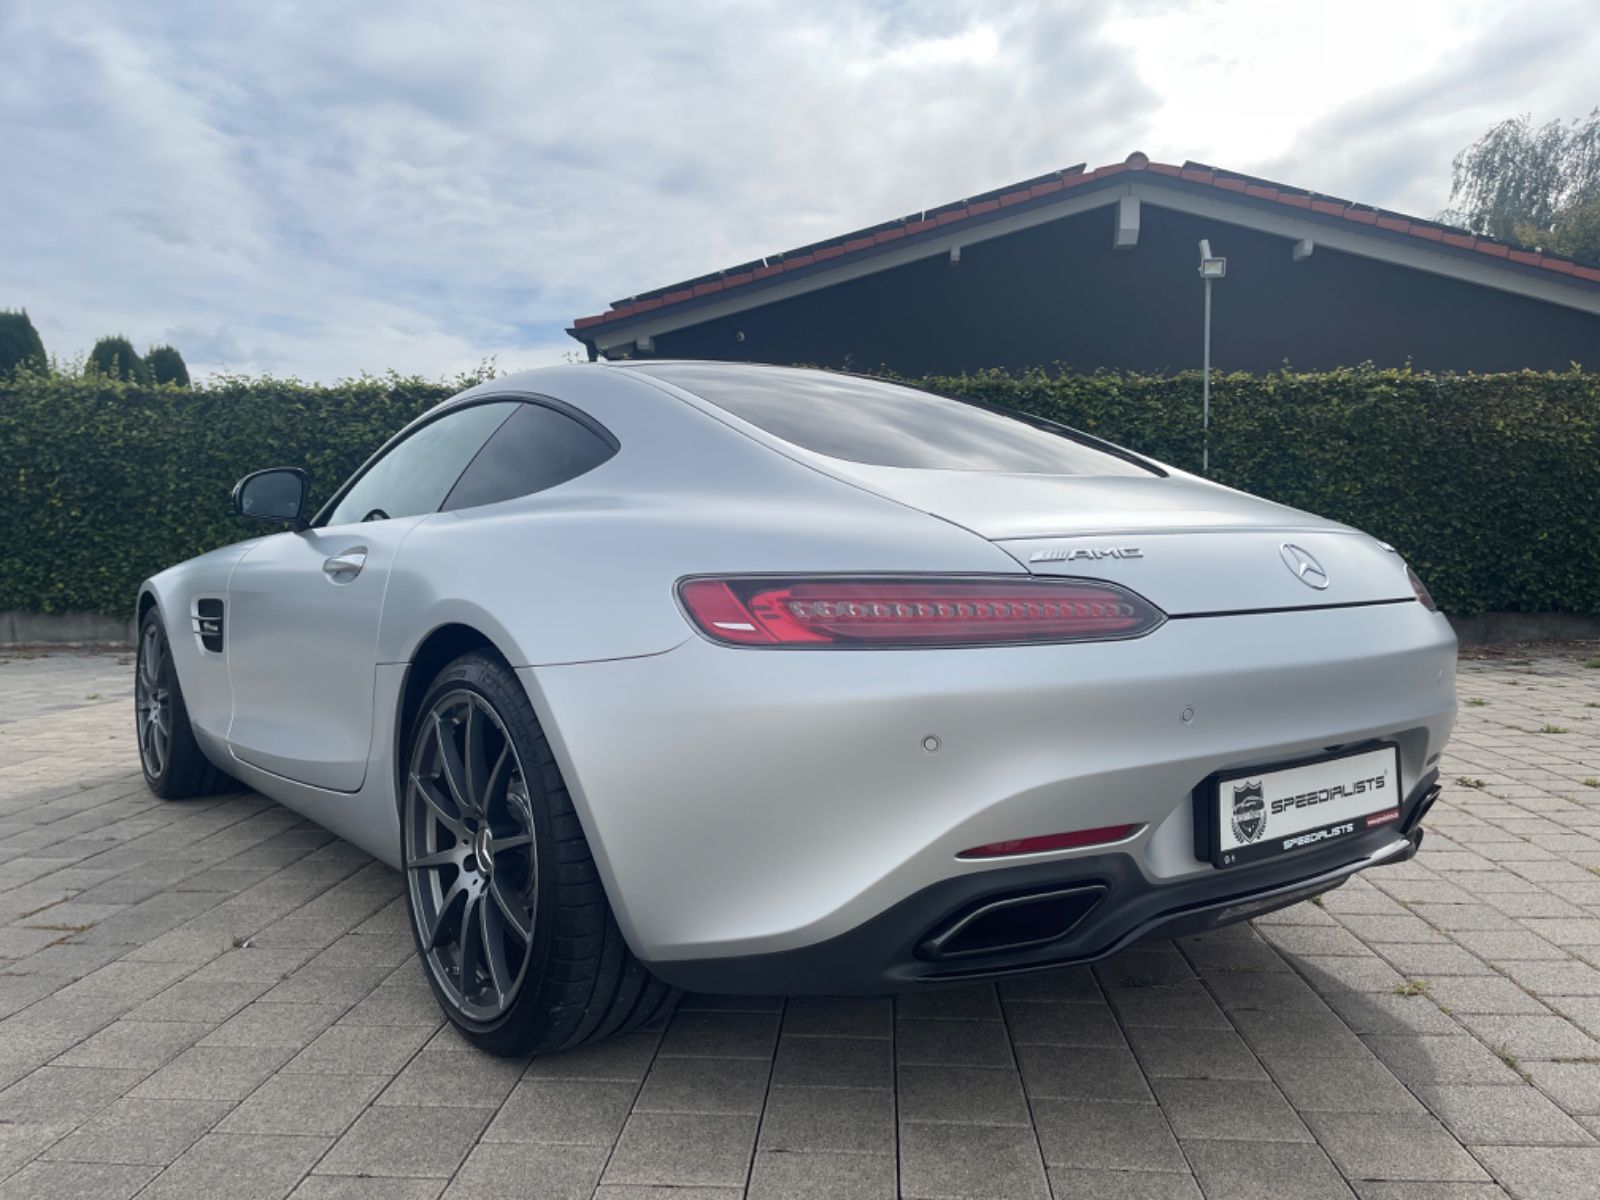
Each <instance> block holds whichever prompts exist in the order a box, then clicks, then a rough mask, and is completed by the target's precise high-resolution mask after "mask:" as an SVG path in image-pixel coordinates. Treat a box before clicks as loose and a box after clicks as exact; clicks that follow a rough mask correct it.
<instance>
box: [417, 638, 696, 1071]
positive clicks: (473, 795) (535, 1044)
mask: <svg viewBox="0 0 1600 1200" xmlns="http://www.w3.org/2000/svg"><path fill="white" fill-rule="evenodd" d="M401 834H402V839H403V853H404V856H405V868H406V895H407V900H408V902H409V906H410V910H411V926H412V933H413V934H414V935H415V937H416V942H417V950H418V953H419V954H420V955H421V957H422V960H423V966H424V969H425V971H426V973H427V977H428V983H429V986H430V987H432V989H433V993H434V996H435V997H436V998H437V999H438V1001H439V1004H440V1006H441V1007H442V1008H443V1009H444V1012H445V1015H446V1016H448V1017H449V1018H450V1020H451V1021H452V1022H453V1023H454V1024H455V1026H456V1027H457V1028H458V1029H459V1030H461V1032H462V1033H463V1034H464V1035H465V1036H466V1037H467V1039H468V1040H469V1041H471V1042H473V1043H474V1044H476V1045H477V1046H479V1047H481V1048H483V1049H485V1050H488V1051H490V1052H491V1053H494V1054H504V1055H520V1054H530V1053H531V1054H543V1053H549V1052H552V1051H556V1050H564V1049H567V1048H569V1047H572V1046H576V1045H579V1044H581V1043H583V1042H587V1041H593V1040H595V1039H597V1038H601V1037H607V1036H609V1035H611V1034H613V1033H620V1032H623V1031H625V1030H628V1029H633V1028H636V1027H638V1026H639V1025H642V1024H644V1023H646V1022H647V1021H649V1020H651V1019H652V1018H654V1017H656V1016H658V1015H660V1014H662V1013H664V1012H666V1011H667V1009H668V1008H669V1007H670V1006H671V1004H672V1002H673V1000H674V999H675V997H676V993H675V992H673V990H672V989H671V988H669V987H668V986H667V985H666V984H664V983H662V982H661V981H660V980H658V979H656V978H655V977H654V976H652V975H651V974H650V973H649V972H648V971H647V970H646V969H645V967H644V966H643V965H642V964H641V963H640V962H639V961H638V960H637V959H635V958H634V957H633V954H632V953H631V952H630V951H629V950H628V947H627V946H626V944H625V943H624V942H623V940H622V934H621V932H620V930H618V928H617V923H616V920H615V918H614V917H613V916H612V914H611V908H610V905H609V904H607V902H606V897H605V891H604V888H603V887H602V886H601V883H600V878H599V873H598V872H597V871H596V869H595V865H594V858H593V856H592V855H591V854H590V852H589V844H588V841H587V839H586V838H585V837H584V834H583V830H582V828H581V827H580V826H579V824H578V818H577V814H576V813H575V812H574V811H573V808H572V801H571V798H570V797H569V796H568V794H567V789H566V785H565V783H564V782H563V781H562V778H561V772H560V770H559V768H558V767H557V766H556V762H555V758H554V756H553V755H552V754H551V752H550V745H549V743H548V741H547V740H546V739H545V736H544V732H543V730H541V729H540V727H539V722H538V720H537V719H536V717H535V716H534V712H533V706H532V705H531V704H530V703H529V701H528V697H527V695H526V693H525V692H524V691H523V690H522V686H521V684H520V683H518V681H517V679H516V677H515V676H514V675H513V674H512V673H511V672H510V671H509V670H508V669H507V668H506V667H505V666H504V664H503V663H501V662H500V661H499V660H498V659H496V658H494V657H493V656H491V655H488V654H485V653H481V652H479V653H473V654H468V655H465V656H464V657H462V658H459V659H457V660H456V661H455V662H454V663H452V664H451V665H450V666H448V667H446V668H445V669H444V670H443V671H442V672H440V674H439V676H438V678H437V679H435V680H434V682H433V685H432V687H431V688H429V690H428V694H427V696H426V697H424V699H423V702H422V707H421V710H420V713H419V715H418V717H417V719H416V722H415V724H414V727H413V729H412V731H411V736H410V745H409V749H408V753H407V756H406V774H405V779H404V799H403V803H402V811H401Z"/></svg>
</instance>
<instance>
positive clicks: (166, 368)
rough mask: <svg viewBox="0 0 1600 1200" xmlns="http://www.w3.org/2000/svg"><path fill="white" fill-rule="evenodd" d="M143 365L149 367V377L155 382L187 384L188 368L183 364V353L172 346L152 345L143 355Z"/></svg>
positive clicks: (180, 385)
mask: <svg viewBox="0 0 1600 1200" xmlns="http://www.w3.org/2000/svg"><path fill="white" fill-rule="evenodd" d="M144 365H145V366H146V367H148V368H149V370H150V378H151V379H152V380H153V381H155V382H156V383H175V384H177V385H178V386H179V387H188V386H189V368H188V367H187V366H186V365H185V364H184V361H183V355H181V354H179V353H178V351H177V350H176V349H175V348H173V347H172V346H152V347H151V348H150V351H149V353H148V354H146V355H145V356H144Z"/></svg>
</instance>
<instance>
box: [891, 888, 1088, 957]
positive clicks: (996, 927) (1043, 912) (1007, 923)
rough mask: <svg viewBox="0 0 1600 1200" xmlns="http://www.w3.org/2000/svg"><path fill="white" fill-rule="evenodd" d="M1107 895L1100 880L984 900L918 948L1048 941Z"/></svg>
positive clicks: (971, 948)
mask: <svg viewBox="0 0 1600 1200" xmlns="http://www.w3.org/2000/svg"><path fill="white" fill-rule="evenodd" d="M1105 894H1106V889H1105V886H1104V885H1103V884H1098V883H1096V884H1088V885H1083V886H1075V887H1069V888H1055V889H1053V890H1050V891H1043V892H1025V893H1023V894H1022V895H1017V896H1005V897H1002V898H1000V899H995V900H985V901H983V902H981V903H979V904H976V905H973V906H972V907H970V908H968V909H966V910H964V911H962V912H960V913H958V914H957V915H956V916H954V917H951V918H949V919H948V920H946V921H945V922H944V923H943V924H941V925H938V926H936V927H935V929H934V932H932V933H930V934H929V935H928V936H927V937H926V938H925V939H923V942H922V944H921V945H920V946H919V947H918V951H919V953H920V954H921V955H922V956H923V957H924V958H930V959H951V958H971V957H974V956H976V955H980V954H1003V953H1006V952H1008V951H1016V950H1027V949H1031V948H1033V947H1036V946H1043V945H1047V944H1048V943H1050V942H1054V941H1058V940H1059V939H1061V938H1064V937H1066V936H1067V934H1069V933H1071V932H1072V931H1073V929H1075V928H1076V927H1077V926H1078V924H1079V923H1080V922H1081V921H1082V920H1083V919H1084V918H1085V917H1087V916H1088V915H1089V913H1090V912H1091V911H1092V910H1093V909H1094V908H1095V906H1096V905H1098V904H1099V903H1100V900H1101V898H1102V897H1103V896H1104V895H1105Z"/></svg>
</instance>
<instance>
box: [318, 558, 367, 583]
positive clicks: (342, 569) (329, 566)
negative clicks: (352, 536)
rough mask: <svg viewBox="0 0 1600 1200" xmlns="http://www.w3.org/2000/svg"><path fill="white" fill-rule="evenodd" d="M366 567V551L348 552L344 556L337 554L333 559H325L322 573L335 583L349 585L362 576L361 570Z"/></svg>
mask: <svg viewBox="0 0 1600 1200" xmlns="http://www.w3.org/2000/svg"><path fill="white" fill-rule="evenodd" d="M366 565H367V552H366V551H365V550H346V551H345V552H344V553H343V554H335V555H334V556H333V557H332V558H328V559H324V560H323V563H322V573H323V574H324V575H326V576H327V577H328V578H329V579H331V580H333V581H334V582H335V583H348V582H350V580H352V579H354V578H355V577H356V576H357V575H359V574H361V568H362V567H364V566H366Z"/></svg>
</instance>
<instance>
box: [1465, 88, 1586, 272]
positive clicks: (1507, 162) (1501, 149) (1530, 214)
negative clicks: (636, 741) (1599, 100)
mask: <svg viewBox="0 0 1600 1200" xmlns="http://www.w3.org/2000/svg"><path fill="white" fill-rule="evenodd" d="M1451 168H1452V172H1453V174H1452V178H1451V182H1450V203H1451V206H1452V207H1451V208H1449V209H1447V210H1446V211H1445V212H1444V213H1442V214H1441V217H1442V218H1443V219H1445V220H1448V221H1453V222H1455V223H1456V224H1460V225H1465V226H1466V227H1467V228H1468V229H1470V230H1472V231H1473V232H1474V233H1482V234H1488V235H1490V236H1492V237H1497V238H1500V239H1502V240H1504V241H1510V242H1521V243H1523V244H1524V245H1534V246H1540V247H1543V248H1545V249H1549V250H1554V251H1556V252H1557V253H1561V254H1570V255H1572V256H1573V257H1578V258H1600V246H1597V245H1596V243H1595V239H1594V235H1593V232H1592V231H1593V229H1594V226H1595V225H1596V223H1597V222H1600V216H1597V215H1596V214H1595V213H1594V212H1591V211H1588V210H1590V209H1591V208H1592V207H1593V206H1594V205H1596V204H1597V203H1600V108H1597V109H1595V110H1594V111H1593V112H1591V113H1590V114H1589V115H1588V116H1587V117H1584V118H1581V119H1577V120H1574V121H1571V122H1570V123H1567V124H1563V123H1562V122H1560V121H1551V122H1550V123H1548V124H1546V125H1542V126H1540V127H1538V128H1534V125H1533V122H1532V120H1531V119H1530V118H1529V116H1528V115H1527V114H1526V113H1525V114H1523V115H1522V116H1520V117H1512V118H1510V119H1508V120H1505V121H1501V122H1500V123H1499V124H1498V125H1495V126H1493V127H1492V128H1491V129H1489V130H1488V132H1486V133H1485V134H1484V135H1483V136H1482V137H1480V138H1479V139H1478V140H1477V141H1475V142H1473V143H1472V145H1470V146H1468V147H1467V148H1466V149H1465V150H1463V151H1461V153H1460V154H1457V155H1456V157H1455V160H1454V161H1453V162H1452V163H1451ZM1586 214H1587V215H1586ZM1585 230H1589V231H1591V232H1590V233H1587V234H1586V233H1585V232H1584V231H1585ZM1567 247H1571V248H1570V249H1569V248H1567Z"/></svg>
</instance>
